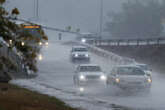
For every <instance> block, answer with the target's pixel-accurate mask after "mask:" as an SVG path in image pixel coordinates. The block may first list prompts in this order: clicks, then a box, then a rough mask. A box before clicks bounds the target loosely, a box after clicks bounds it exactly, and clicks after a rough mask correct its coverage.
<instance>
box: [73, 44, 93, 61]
mask: <svg viewBox="0 0 165 110" xmlns="http://www.w3.org/2000/svg"><path fill="white" fill-rule="evenodd" d="M71 60H72V61H73V62H74V61H88V62H89V61H90V55H89V52H88V49H87V48H86V47H84V46H74V47H72V50H71Z"/></svg>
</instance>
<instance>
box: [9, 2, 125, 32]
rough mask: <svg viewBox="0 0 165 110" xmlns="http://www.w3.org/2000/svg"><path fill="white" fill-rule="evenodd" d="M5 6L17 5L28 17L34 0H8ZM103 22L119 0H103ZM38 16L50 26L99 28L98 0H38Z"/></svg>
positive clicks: (94, 29)
mask: <svg viewBox="0 0 165 110" xmlns="http://www.w3.org/2000/svg"><path fill="white" fill-rule="evenodd" d="M8 1H9V4H7V7H8V8H9V9H12V8H14V7H18V8H19V10H20V12H21V15H20V16H21V17H23V18H26V19H29V18H32V17H33V16H34V0H8ZM103 1H104V23H105V22H106V20H107V13H108V12H110V11H112V10H115V11H118V10H119V9H120V5H121V1H127V0H103ZM39 3H40V7H39V10H40V11H39V16H40V19H41V20H42V21H44V22H47V23H48V24H49V25H51V26H55V27H59V28H65V27H66V26H68V25H71V26H72V27H73V28H75V29H76V28H80V29H81V31H97V30H98V29H99V27H98V26H99V15H100V0H39Z"/></svg>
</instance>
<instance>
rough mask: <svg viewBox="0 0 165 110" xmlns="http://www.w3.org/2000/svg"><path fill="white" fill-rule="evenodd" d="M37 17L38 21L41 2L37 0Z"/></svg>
mask: <svg viewBox="0 0 165 110" xmlns="http://www.w3.org/2000/svg"><path fill="white" fill-rule="evenodd" d="M36 17H37V20H38V19H39V1H38V0H37V4H36Z"/></svg>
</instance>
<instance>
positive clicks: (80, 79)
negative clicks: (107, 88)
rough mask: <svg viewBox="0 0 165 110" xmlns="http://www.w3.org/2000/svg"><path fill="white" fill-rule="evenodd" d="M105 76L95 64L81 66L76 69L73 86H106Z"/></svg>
mask: <svg viewBox="0 0 165 110" xmlns="http://www.w3.org/2000/svg"><path fill="white" fill-rule="evenodd" d="M106 79H107V76H106V75H105V73H104V72H102V70H101V67H100V66H99V65H95V64H82V65H79V66H78V67H77V68H76V71H75V74H74V76H73V81H74V84H75V85H78V86H80V87H82V86H86V85H90V84H92V85H93V84H98V83H99V84H103V85H105V84H106Z"/></svg>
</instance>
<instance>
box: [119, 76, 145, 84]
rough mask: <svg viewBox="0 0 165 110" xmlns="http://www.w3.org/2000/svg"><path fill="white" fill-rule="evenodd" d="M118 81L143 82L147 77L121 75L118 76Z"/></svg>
mask: <svg viewBox="0 0 165 110" xmlns="http://www.w3.org/2000/svg"><path fill="white" fill-rule="evenodd" d="M118 78H119V79H120V81H121V82H122V81H125V82H130V83H131V82H144V81H146V80H147V78H148V77H147V76H139V75H137V76H136V75H121V76H118Z"/></svg>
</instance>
